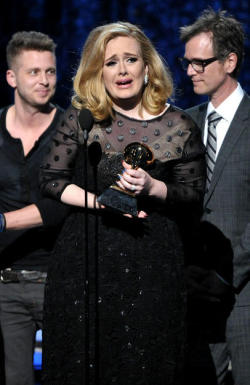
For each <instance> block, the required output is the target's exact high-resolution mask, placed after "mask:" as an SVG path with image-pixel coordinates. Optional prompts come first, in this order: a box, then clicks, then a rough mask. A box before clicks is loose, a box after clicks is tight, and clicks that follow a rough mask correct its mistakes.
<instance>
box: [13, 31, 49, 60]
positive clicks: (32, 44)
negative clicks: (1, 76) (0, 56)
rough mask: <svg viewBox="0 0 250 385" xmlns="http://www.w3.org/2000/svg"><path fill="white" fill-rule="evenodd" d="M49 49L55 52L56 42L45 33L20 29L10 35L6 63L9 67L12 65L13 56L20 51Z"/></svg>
mask: <svg viewBox="0 0 250 385" xmlns="http://www.w3.org/2000/svg"><path fill="white" fill-rule="evenodd" d="M33 50H35V51H50V52H52V53H53V54H55V50H56V44H55V42H54V41H53V40H52V39H51V38H50V37H49V36H48V35H46V34H44V33H41V32H36V31H21V32H16V33H14V35H12V37H11V39H10V41H9V43H8V45H7V48H6V54H7V55H6V56H7V64H8V67H9V68H12V67H13V64H14V61H15V58H16V57H17V56H18V55H20V53H21V52H22V51H33Z"/></svg>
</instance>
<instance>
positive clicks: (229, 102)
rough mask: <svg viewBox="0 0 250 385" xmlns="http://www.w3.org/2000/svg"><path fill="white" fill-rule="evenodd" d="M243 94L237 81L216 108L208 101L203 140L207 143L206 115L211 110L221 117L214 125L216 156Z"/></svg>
mask: <svg viewBox="0 0 250 385" xmlns="http://www.w3.org/2000/svg"><path fill="white" fill-rule="evenodd" d="M243 96H244V91H243V89H242V88H241V86H240V84H239V83H238V86H237V88H236V89H235V90H234V91H233V92H232V93H231V95H229V96H228V97H227V98H226V99H225V100H224V101H223V102H222V103H221V104H220V105H219V106H218V107H217V108H214V106H213V104H212V103H211V102H209V103H208V106H207V114H206V123H205V129H204V136H203V142H204V144H205V145H206V144H207V117H208V115H209V114H210V112H212V111H216V112H217V113H218V114H219V115H220V116H221V117H222V119H221V120H220V121H219V122H218V124H217V126H216V134H217V148H216V158H217V156H218V153H219V151H220V148H221V145H222V142H223V140H224V138H225V136H226V133H227V131H228V128H229V126H230V124H231V122H232V120H233V117H234V115H235V113H236V111H237V109H238V107H239V105H240V102H241V101H242V99H243Z"/></svg>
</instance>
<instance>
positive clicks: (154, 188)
mask: <svg viewBox="0 0 250 385" xmlns="http://www.w3.org/2000/svg"><path fill="white" fill-rule="evenodd" d="M148 195H149V196H152V197H155V198H159V199H162V200H165V199H166V198H167V185H166V184H165V183H164V182H162V181H161V180H158V179H154V180H153V182H152V184H151V187H150V189H149V193H148Z"/></svg>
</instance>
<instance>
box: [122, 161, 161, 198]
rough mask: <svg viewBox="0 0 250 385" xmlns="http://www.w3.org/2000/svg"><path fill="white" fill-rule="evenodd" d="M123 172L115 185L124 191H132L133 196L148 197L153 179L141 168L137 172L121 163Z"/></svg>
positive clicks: (126, 164)
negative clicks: (142, 195) (141, 195)
mask: <svg viewBox="0 0 250 385" xmlns="http://www.w3.org/2000/svg"><path fill="white" fill-rule="evenodd" d="M122 165H123V167H124V171H123V174H122V175H119V177H120V180H119V181H117V182H116V183H117V184H118V186H119V187H121V188H122V189H124V190H128V191H132V192H133V193H134V194H136V195H139V194H145V195H150V194H149V192H150V190H151V188H152V185H153V181H154V179H153V178H152V177H151V176H150V175H149V174H148V173H147V172H146V171H144V170H143V169H142V168H138V169H137V170H135V169H132V167H131V165H130V164H128V163H126V162H125V161H123V162H122Z"/></svg>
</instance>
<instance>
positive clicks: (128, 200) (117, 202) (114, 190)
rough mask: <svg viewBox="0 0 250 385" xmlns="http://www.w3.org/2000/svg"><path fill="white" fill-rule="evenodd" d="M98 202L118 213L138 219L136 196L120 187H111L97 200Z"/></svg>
mask: <svg viewBox="0 0 250 385" xmlns="http://www.w3.org/2000/svg"><path fill="white" fill-rule="evenodd" d="M97 201H98V202H99V203H101V204H103V205H104V206H107V207H110V208H112V209H114V210H116V211H120V212H122V213H125V214H131V215H133V216H134V217H137V200H136V197H135V195H134V194H133V193H130V192H127V191H124V190H122V189H120V188H119V187H116V186H110V187H109V188H108V189H107V190H105V191H104V192H103V193H102V194H101V195H100V196H99V197H98V198H97Z"/></svg>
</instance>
